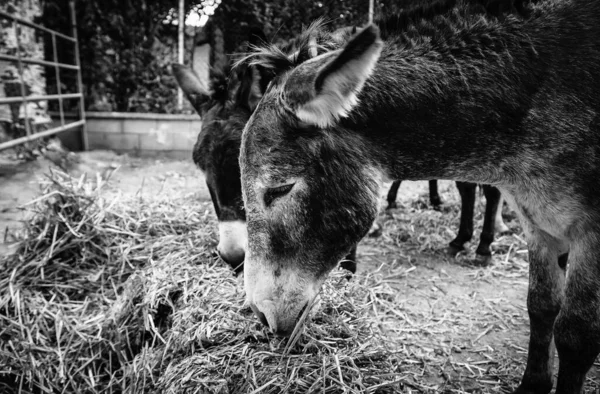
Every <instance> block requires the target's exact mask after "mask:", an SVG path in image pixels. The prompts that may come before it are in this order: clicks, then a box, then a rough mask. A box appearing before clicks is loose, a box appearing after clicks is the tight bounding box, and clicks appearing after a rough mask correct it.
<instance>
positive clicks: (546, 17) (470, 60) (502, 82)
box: [240, 0, 600, 394]
mask: <svg viewBox="0 0 600 394" xmlns="http://www.w3.org/2000/svg"><path fill="white" fill-rule="evenodd" d="M432 7H433V8H434V9H432ZM432 7H422V8H419V9H412V10H409V11H406V12H403V13H400V14H399V15H397V16H394V17H390V18H388V19H385V20H382V21H381V22H379V23H378V26H376V25H372V24H371V25H368V26H367V27H365V28H364V29H362V30H361V31H360V32H358V33H357V34H356V35H355V36H354V37H353V38H352V39H351V40H350V41H349V42H348V43H347V44H346V45H345V46H344V47H343V48H341V49H340V50H336V51H333V52H329V53H325V54H322V55H320V56H317V57H315V58H313V59H310V60H308V61H306V62H302V63H293V62H289V63H288V65H287V66H288V68H287V70H285V71H284V72H283V73H281V74H280V75H278V76H277V77H276V78H275V79H274V80H273V81H272V82H271V84H270V86H269V89H267V91H266V92H265V94H264V95H263V97H262V99H261V101H260V103H259V105H258V107H257V108H256V110H255V111H254V113H253V115H252V116H251V118H250V120H249V121H248V123H247V124H246V127H245V129H244V132H243V135H242V146H241V150H240V165H241V176H242V192H243V198H244V203H245V207H246V219H247V227H248V248H247V250H246V260H245V268H244V282H245V289H246V296H247V301H248V303H249V304H250V306H251V307H252V309H253V310H254V312H255V314H256V315H257V316H258V317H259V319H260V320H261V321H262V322H263V323H265V324H268V326H269V327H270V329H271V330H272V331H273V332H274V333H276V334H278V335H289V334H290V333H291V332H292V331H293V330H294V328H295V326H296V324H297V323H298V322H301V319H299V318H300V316H305V314H304V312H305V310H308V309H310V306H311V305H312V302H313V301H314V299H315V297H316V296H317V294H318V292H319V289H320V286H321V285H322V283H323V281H324V280H325V278H326V276H327V274H328V272H329V271H330V270H331V269H332V268H333V267H334V266H335V264H336V262H337V261H338V260H339V259H340V258H341V257H342V256H344V254H345V253H347V252H348V250H349V249H350V248H351V247H352V246H353V245H355V244H356V242H358V240H360V239H361V238H362V237H363V236H364V235H365V234H366V232H367V231H368V230H369V227H370V225H371V223H372V222H373V220H374V219H375V217H376V215H377V210H378V206H377V205H378V199H379V188H380V185H381V183H382V181H383V179H384V178H392V179H409V180H410V179H451V180H458V181H466V182H474V183H481V184H490V185H493V186H496V187H498V188H499V189H500V190H501V192H502V195H503V196H504V198H506V199H507V200H508V202H509V203H510V204H511V206H512V208H513V209H514V210H515V211H516V212H517V214H518V216H519V218H520V221H521V224H522V226H523V228H524V231H525V233H526V236H527V240H528V248H529V263H530V280H529V292H528V297H527V306H528V312H529V317H530V341H529V351H528V359H527V366H526V368H525V372H524V375H523V378H522V381H521V384H520V385H519V387H518V388H517V389H516V390H515V393H519V394H523V393H535V394H541V393H549V392H550V391H551V389H552V387H553V382H552V369H553V359H554V353H555V349H554V348H555V347H556V349H557V351H558V356H559V360H560V365H559V371H558V381H557V387H556V393H557V394H567V393H581V392H582V390H583V384H584V380H585V376H586V374H587V371H588V370H589V369H590V367H591V366H592V364H593V362H594V360H595V359H596V357H597V355H598V354H599V353H600V263H599V258H600V225H599V224H598V223H600V199H599V197H598V196H599V195H600V193H599V192H600V187H599V186H598V184H597V181H596V180H597V179H599V178H600V115H599V114H600V74H599V73H598V71H597V70H598V65H599V64H600V2H597V1H595V0H562V1H560V0H556V1H553V0H546V1H541V2H540V3H539V4H538V5H536V6H534V7H532V8H533V11H532V13H531V14H530V16H529V17H527V18H523V17H519V16H515V15H507V16H503V17H496V16H494V15H490V14H487V13H485V12H483V11H482V10H481V8H480V7H476V6H473V5H469V4H466V3H465V2H464V1H463V0H444V1H442V2H441V3H438V4H436V5H435V6H432ZM265 50H268V49H265ZM567 261H568V265H569V275H568V277H566V275H565V273H566V272H565V271H566V270H565V266H566V263H567ZM300 324H301V323H300Z"/></svg>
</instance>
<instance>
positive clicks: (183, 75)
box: [171, 63, 211, 115]
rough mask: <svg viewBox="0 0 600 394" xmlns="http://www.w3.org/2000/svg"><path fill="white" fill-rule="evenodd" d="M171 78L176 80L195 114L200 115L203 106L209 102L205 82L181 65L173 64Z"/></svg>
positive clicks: (208, 92)
mask: <svg viewBox="0 0 600 394" xmlns="http://www.w3.org/2000/svg"><path fill="white" fill-rule="evenodd" d="M171 69H172V70H173V76H175V79H176V80H177V83H178V84H179V87H180V88H181V90H183V93H184V94H185V96H186V97H187V98H188V100H189V101H190V103H191V104H192V106H193V107H194V109H195V110H196V112H198V113H199V114H200V115H202V113H203V112H205V111H204V108H205V104H206V103H207V102H208V101H209V100H210V97H211V93H210V88H209V86H208V84H207V83H206V82H203V81H202V79H201V78H200V77H199V76H198V74H196V73H195V72H194V70H192V69H191V68H190V67H186V66H184V65H181V64H177V63H173V64H172V65H171Z"/></svg>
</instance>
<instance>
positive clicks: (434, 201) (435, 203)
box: [429, 197, 442, 211]
mask: <svg viewBox="0 0 600 394" xmlns="http://www.w3.org/2000/svg"><path fill="white" fill-rule="evenodd" d="M429 202H430V203H431V205H432V206H433V209H435V210H436V211H439V210H440V205H442V199H441V198H439V197H435V198H432V199H431V200H430V201H429Z"/></svg>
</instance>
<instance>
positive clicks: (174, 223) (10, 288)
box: [0, 171, 214, 393]
mask: <svg viewBox="0 0 600 394" xmlns="http://www.w3.org/2000/svg"><path fill="white" fill-rule="evenodd" d="M104 184H105V180H103V179H102V178H100V177H97V178H96V179H91V180H89V179H86V177H85V176H83V177H81V178H79V179H72V178H71V177H69V176H68V175H67V174H64V173H62V172H57V171H55V172H52V173H51V174H50V175H49V176H48V177H47V179H45V180H44V181H43V182H42V185H41V187H42V192H41V195H40V197H38V198H37V199H35V200H34V201H32V202H31V203H29V204H28V207H27V208H29V210H30V212H31V217H30V219H28V220H27V222H26V223H25V225H26V237H25V238H24V239H23V240H22V241H21V243H20V245H19V248H18V250H17V252H16V253H15V254H13V255H10V256H5V257H3V258H2V259H1V260H0V337H1V338H2V342H1V344H0V391H2V392H13V391H15V392H16V391H19V392H29V391H30V390H31V391H32V392H72V393H82V392H92V393H95V392H105V391H107V392H111V391H112V392H119V391H121V389H122V388H123V385H122V383H123V367H124V365H126V364H127V362H128V360H130V359H132V358H133V357H134V356H135V355H136V354H137V353H138V352H139V348H140V347H141V346H142V344H143V343H144V341H145V340H146V339H147V338H146V337H147V336H148V335H150V336H151V335H152V334H151V333H150V334H148V332H147V330H146V329H145V327H144V326H139V325H138V322H137V321H132V320H131V319H129V320H127V319H121V320H118V319H114V316H113V315H114V313H115V311H114V304H115V302H116V300H117V299H118V298H119V294H120V293H121V292H122V291H123V284H124V283H125V282H126V280H127V278H128V277H129V276H130V275H131V274H132V273H134V272H136V270H137V269H139V268H140V267H143V266H144V265H146V264H148V263H149V262H152V261H154V260H155V259H161V258H163V257H164V256H165V255H167V254H170V253H171V252H172V250H180V251H181V253H180V256H179V258H180V259H181V260H183V261H185V262H186V263H189V264H192V263H193V260H194V259H196V258H198V256H200V255H202V256H204V255H206V256H208V255H209V252H208V250H209V249H208V245H209V244H211V243H214V235H213V234H212V233H211V232H210V229H212V227H213V223H212V221H211V219H210V217H209V215H208V211H207V210H206V206H203V207H202V208H204V209H202V210H200V209H199V208H201V207H199V206H198V204H195V205H194V206H190V207H188V206H186V205H181V206H179V205H177V203H176V202H169V201H160V200H159V201H143V200H139V201H136V202H135V203H132V202H131V201H124V202H122V203H121V202H119V201H118V199H113V200H111V201H107V200H106V199H104V198H102V196H101V191H102V188H103V186H104ZM202 212H204V213H205V214H202ZM190 228H194V229H195V230H194V231H193V232H190V231H189V229H190ZM184 251H185V253H184ZM152 313H154V312H153V311H150V312H148V314H152Z"/></svg>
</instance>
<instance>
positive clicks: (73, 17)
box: [69, 0, 90, 150]
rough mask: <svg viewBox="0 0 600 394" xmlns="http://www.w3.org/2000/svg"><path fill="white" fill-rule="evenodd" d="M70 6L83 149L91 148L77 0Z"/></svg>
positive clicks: (70, 3)
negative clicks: (78, 33) (87, 128)
mask: <svg viewBox="0 0 600 394" xmlns="http://www.w3.org/2000/svg"><path fill="white" fill-rule="evenodd" d="M69 8H70V9H71V24H72V26H73V38H74V39H75V64H76V65H77V86H78V91H79V94H80V99H79V113H80V114H81V121H82V122H83V127H82V128H81V141H82V142H83V150H89V148H90V145H89V142H88V135H87V131H86V129H85V107H84V101H83V82H82V79H81V63H80V61H79V40H78V39H77V18H76V14H75V1H74V0H69Z"/></svg>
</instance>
